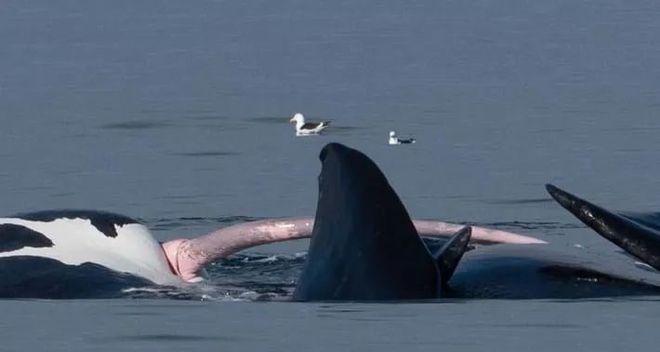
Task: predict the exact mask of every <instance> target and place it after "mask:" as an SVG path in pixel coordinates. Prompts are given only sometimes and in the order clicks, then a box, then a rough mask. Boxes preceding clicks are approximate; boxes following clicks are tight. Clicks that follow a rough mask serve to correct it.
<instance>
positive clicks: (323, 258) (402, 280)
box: [294, 143, 440, 301]
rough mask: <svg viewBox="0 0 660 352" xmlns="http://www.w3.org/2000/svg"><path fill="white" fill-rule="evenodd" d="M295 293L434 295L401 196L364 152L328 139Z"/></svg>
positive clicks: (430, 271) (433, 281) (304, 296)
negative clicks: (310, 228)
mask: <svg viewBox="0 0 660 352" xmlns="http://www.w3.org/2000/svg"><path fill="white" fill-rule="evenodd" d="M320 159H321V162H322V165H323V166H322V170H321V174H320V176H319V198H318V205H317V209H316V219H315V222H314V229H313V234H312V240H311V243H310V246H309V252H308V256H307V262H306V264H305V267H304V269H303V272H302V274H301V276H300V278H299V280H298V284H297V286H296V290H295V293H294V299H296V300H305V301H309V300H316V301H318V300H401V299H424V298H434V297H437V296H438V295H439V293H440V292H439V289H440V279H439V271H438V269H437V266H436V264H435V260H434V259H433V257H432V256H431V254H430V252H429V251H428V249H427V248H426V246H425V245H424V243H423V242H422V240H421V239H420V237H419V236H418V234H417V232H416V230H415V227H414V226H413V223H412V221H411V220H410V217H409V215H408V212H407V211H406V209H405V208H404V206H403V204H402V203H401V200H400V199H399V197H398V196H397V195H396V193H395V192H394V190H393V189H392V187H390V185H389V183H388V182H387V179H386V178H385V176H384V175H383V173H382V172H381V171H380V170H379V169H378V167H377V166H376V164H374V162H373V161H371V160H370V159H369V158H368V157H367V156H365V155H364V154H362V153H360V152H358V151H356V150H354V149H350V148H347V147H345V146H343V145H340V144H336V143H331V144H328V145H327V146H326V147H324V148H323V150H322V151H321V155H320Z"/></svg>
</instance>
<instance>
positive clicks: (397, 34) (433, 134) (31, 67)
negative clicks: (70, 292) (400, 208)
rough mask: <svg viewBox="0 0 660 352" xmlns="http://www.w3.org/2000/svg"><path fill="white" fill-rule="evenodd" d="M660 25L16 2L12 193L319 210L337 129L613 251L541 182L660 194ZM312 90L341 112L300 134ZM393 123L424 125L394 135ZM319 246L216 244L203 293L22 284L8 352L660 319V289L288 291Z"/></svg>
mask: <svg viewBox="0 0 660 352" xmlns="http://www.w3.org/2000/svg"><path fill="white" fill-rule="evenodd" d="M658 38H660V3H659V2H657V1H634V2H632V1H631V2H624V1H609V0H606V1H582V2H576V1H568V0H567V1H542V2H541V1H510V0H504V1H486V0H483V1H435V0H434V1H427V0H422V1H414V2H391V1H390V2H379V1H374V0H354V1H333V2H317V1H293V0H282V1H251V0H245V1H232V0H226V1H174V0H171V1H153V0H144V1H129V0H118V1H98V0H90V1H82V0H75V1H74V0H63V1H47V0H35V1H14V0H7V1H2V2H0V43H1V44H2V45H0V165H2V167H0V190H1V193H0V194H2V196H1V197H0V214H6V215H8V214H13V213H18V212H26V211H34V210H41V209H51V208H87V209H102V210H108V211H113V212H118V213H122V214H126V215H129V216H132V217H136V218H139V219H141V220H142V221H144V222H145V223H146V224H147V225H148V226H149V227H150V228H151V229H152V230H153V232H154V234H155V236H156V237H157V238H158V239H159V240H167V239H171V238H175V237H181V236H184V237H186V236H187V237H192V236H197V235H200V234H204V233H207V232H209V231H211V230H213V229H215V228H218V227H222V226H227V225H229V224H232V223H236V222H240V221H246V220H250V219H260V218H265V217H279V216H304V215H309V216H311V215H313V214H314V211H315V206H316V197H317V193H316V187H317V183H316V182H317V179H316V177H317V175H318V173H319V171H320V163H319V161H318V153H319V151H320V149H321V147H322V146H323V145H324V144H325V143H328V142H331V141H336V142H341V143H344V144H347V145H349V146H352V147H355V148H358V149H360V150H362V151H363V152H365V153H366V154H367V155H369V156H370V157H372V158H373V159H374V160H375V161H376V162H377V163H378V164H379V165H380V166H381V168H382V170H383V171H384V172H385V174H386V175H387V176H388V177H389V180H390V182H391V184H392V185H393V186H394V188H395V189H396V190H397V191H398V193H399V195H400V196H401V198H402V200H403V201H404V203H405V204H406V206H407V207H408V209H409V211H410V213H411V214H412V215H413V216H414V217H415V218H427V219H441V220H445V221H453V222H460V223H473V224H479V225H482V226H486V227H494V228H500V229H505V230H510V231H513V232H518V233H523V234H528V235H532V236H536V237H539V238H542V239H544V240H547V241H549V242H550V243H551V244H550V245H551V246H554V247H557V248H572V249H575V248H576V247H578V248H583V249H584V250H585V255H589V256H592V257H593V256H597V258H602V260H603V261H604V262H607V260H608V258H612V257H613V256H620V255H621V254H620V253H619V251H618V250H617V248H615V247H614V246H613V245H611V244H609V243H608V242H606V241H604V240H603V239H601V238H599V237H598V236H596V235H594V233H593V232H592V231H590V230H588V229H586V228H584V227H583V226H582V225H581V224H579V223H578V222H577V220H575V219H574V218H572V217H571V216H570V215H569V214H568V213H567V212H566V211H564V210H563V209H561V208H560V207H559V206H558V205H556V204H555V203H553V202H552V201H551V200H550V199H549V196H548V195H547V193H546V192H545V190H544V188H543V185H544V184H545V183H548V182H551V183H554V184H556V185H558V186H560V187H562V188H565V189H567V190H568V191H571V192H574V193H576V194H579V195H581V196H584V197H585V198H587V199H590V200H592V201H594V202H596V203H598V204H601V205H604V206H607V207H609V208H612V209H620V210H632V211H660V194H659V192H658V191H660V177H658V175H659V174H660V163H658V156H659V153H660V40H659V39H658ZM294 112H302V113H304V114H305V115H306V116H307V117H308V119H311V120H321V119H324V120H326V119H327V120H331V121H332V124H331V127H330V128H329V129H328V130H327V133H326V134H325V135H322V136H316V137H305V138H296V137H295V136H294V133H293V128H292V126H291V125H289V124H288V123H287V121H288V118H289V117H290V116H291V115H292V114H293V113H294ZM390 130H395V131H397V132H398V133H399V134H400V135H402V136H414V137H415V138H416V139H417V143H416V144H414V145H409V146H398V147H393V146H389V145H387V135H388V131H390ZM306 245H307V244H306V242H305V241H299V242H294V243H284V244H278V245H271V246H264V247H259V248H253V249H250V250H249V251H247V252H245V253H241V254H240V255H238V256H236V257H234V258H230V259H229V260H226V261H223V262H220V263H216V265H214V266H213V267H211V268H210V269H209V271H210V274H211V277H212V280H211V282H212V283H213V286H214V287H213V288H208V289H209V292H208V294H206V295H204V296H202V297H201V298H199V297H197V296H195V297H196V298H193V299H189V298H190V297H186V296H183V297H181V296H171V295H167V294H163V295H162V297H160V296H159V297H153V295H151V296H150V297H151V298H149V299H137V298H139V297H140V294H139V293H136V298H135V299H118V300H109V301H106V300H88V301H75V300H73V301H48V300H45V301H34V300H4V301H0V311H1V312H2V319H0V341H1V343H0V350H2V351H5V350H7V351H23V350H48V351H86V350H91V349H94V350H97V351H106V350H112V351H115V350H137V351H180V350H222V351H291V350H306V351H338V350H339V351H340V350H351V351H369V350H378V351H403V350H406V351H407V350H410V351H416V350H420V351H438V350H449V351H492V350H502V351H528V350H532V349H533V350H535V351H557V350H570V351H593V350H598V351H621V350H654V349H657V344H658V343H660V341H659V340H658V338H657V336H658V335H657V327H658V323H659V322H660V304H659V303H658V300H659V298H658V297H647V298H634V299H629V298H613V299H597V300H577V301H576V300H566V301H548V300H531V301H529V300H526V301H517V300H466V301H444V302H438V303H433V304H356V303H350V304H303V303H290V302H283V300H285V298H286V297H287V294H288V293H289V292H290V290H291V289H292V288H293V287H294V285H295V279H296V277H297V274H298V272H299V271H300V268H301V265H302V262H303V261H304V251H305V249H306ZM255 301H256V302H255ZM264 301H265V302H264Z"/></svg>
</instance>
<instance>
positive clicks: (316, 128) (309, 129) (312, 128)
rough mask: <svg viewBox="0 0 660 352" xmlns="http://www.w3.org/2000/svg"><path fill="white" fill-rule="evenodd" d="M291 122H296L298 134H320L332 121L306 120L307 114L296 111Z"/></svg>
mask: <svg viewBox="0 0 660 352" xmlns="http://www.w3.org/2000/svg"><path fill="white" fill-rule="evenodd" d="M289 122H291V123H295V124H296V136H309V135H314V134H319V133H320V132H321V131H323V130H324V129H325V128H326V127H328V125H329V124H330V121H322V122H305V116H303V114H301V113H299V112H297V113H295V114H294V115H293V117H292V118H291V120H289Z"/></svg>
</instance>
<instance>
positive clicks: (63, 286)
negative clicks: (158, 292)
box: [0, 256, 153, 299]
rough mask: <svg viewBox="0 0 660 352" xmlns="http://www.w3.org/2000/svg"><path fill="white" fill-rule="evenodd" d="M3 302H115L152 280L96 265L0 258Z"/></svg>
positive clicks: (36, 259) (32, 258)
mask: <svg viewBox="0 0 660 352" xmlns="http://www.w3.org/2000/svg"><path fill="white" fill-rule="evenodd" d="M0 278H2V280H0V298H48V299H62V298H66V299H72V298H116V297H124V296H126V293H124V292H123V290H124V289H126V288H131V287H145V286H153V283H151V282H150V281H149V280H146V279H143V278H140V277H137V276H134V275H130V274H127V273H120V272H117V271H114V270H110V269H108V268H106V267H104V266H101V265H98V264H94V263H83V264H80V265H67V264H64V263H62V262H60V261H58V260H55V259H51V258H43V257H34V256H15V257H4V258H0Z"/></svg>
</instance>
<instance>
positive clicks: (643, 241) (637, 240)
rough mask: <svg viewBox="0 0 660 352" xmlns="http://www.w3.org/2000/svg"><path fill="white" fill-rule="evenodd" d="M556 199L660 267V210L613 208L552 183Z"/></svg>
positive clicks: (607, 236) (599, 231)
mask: <svg viewBox="0 0 660 352" xmlns="http://www.w3.org/2000/svg"><path fill="white" fill-rule="evenodd" d="M546 190H547V191H548V193H550V195H551V196H552V198H553V199H554V200H556V201H557V203H559V204H560V205H561V206H562V207H563V208H565V209H566V210H568V211H569V212H570V213H571V214H573V215H574V216H575V217H576V218H578V219H579V220H580V221H582V222H583V223H584V224H585V225H587V226H588V227H590V228H591V229H593V230H594V231H595V232H596V233H597V234H599V235H600V236H602V237H603V238H605V239H607V240H609V241H610V242H612V243H614V244H615V245H616V246H618V247H619V248H621V249H623V250H624V251H626V252H627V253H628V254H630V255H631V256H633V257H635V258H637V259H639V260H641V261H642V262H643V263H645V264H647V265H649V266H650V267H652V268H653V269H655V270H660V213H657V212H620V211H611V210H608V209H606V208H603V207H601V206H599V205H596V204H594V203H591V202H589V201H587V200H584V199H582V198H580V197H578V196H576V195H573V194H571V193H569V192H567V191H565V190H562V189H560V188H559V187H557V186H554V185H552V184H547V185H546Z"/></svg>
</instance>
